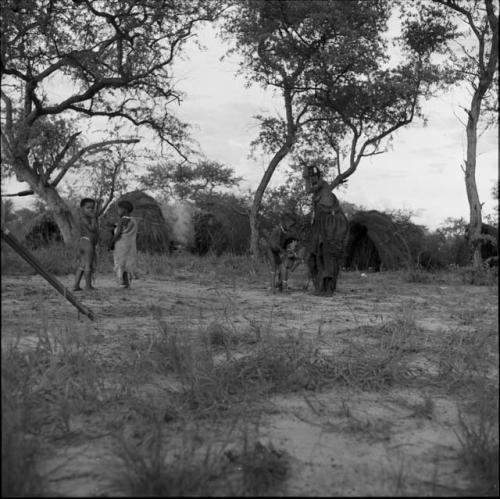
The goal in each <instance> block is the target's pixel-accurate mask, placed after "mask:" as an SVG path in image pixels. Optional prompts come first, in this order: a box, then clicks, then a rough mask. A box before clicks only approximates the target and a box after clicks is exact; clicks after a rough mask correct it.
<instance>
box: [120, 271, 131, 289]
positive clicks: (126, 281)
mask: <svg viewBox="0 0 500 499" xmlns="http://www.w3.org/2000/svg"><path fill="white" fill-rule="evenodd" d="M122 279H123V287H124V288H130V280H129V278H128V272H124V273H123V275H122Z"/></svg>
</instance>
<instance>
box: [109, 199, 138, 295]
mask: <svg viewBox="0 0 500 499" xmlns="http://www.w3.org/2000/svg"><path fill="white" fill-rule="evenodd" d="M117 206H118V216H119V217H120V220H119V221H118V224H117V225H116V228H115V230H114V235H113V239H112V240H111V242H110V245H109V249H110V250H113V260H114V264H115V266H114V269H115V272H116V275H117V277H118V280H119V281H120V284H121V285H122V286H124V287H125V288H129V287H130V282H131V280H132V277H133V276H135V272H136V262H137V246H136V237H137V222H136V221H135V220H134V219H133V218H132V217H131V216H130V214H131V213H132V210H133V209H134V207H133V205H132V203H130V202H129V201H119V202H118V204H117Z"/></svg>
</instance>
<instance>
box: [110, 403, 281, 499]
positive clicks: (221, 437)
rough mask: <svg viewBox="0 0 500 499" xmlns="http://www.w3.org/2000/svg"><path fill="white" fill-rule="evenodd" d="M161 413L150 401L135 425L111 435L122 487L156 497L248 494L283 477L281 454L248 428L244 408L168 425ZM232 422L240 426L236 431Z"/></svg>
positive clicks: (266, 490) (262, 490) (268, 488)
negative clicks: (228, 416)
mask: <svg viewBox="0 0 500 499" xmlns="http://www.w3.org/2000/svg"><path fill="white" fill-rule="evenodd" d="M150 403H151V401H150ZM146 405H147V403H146ZM146 413H147V416H146ZM163 413H164V410H163V407H162V405H161V404H159V403H154V404H153V405H151V406H150V410H149V411H145V412H144V416H145V417H146V420H143V419H141V421H140V423H139V424H140V426H141V428H140V429H133V428H132V430H131V431H128V436H127V435H126V434H125V432H123V433H121V434H120V435H119V436H118V437H117V441H116V442H117V445H116V447H115V451H114V452H115V456H116V457H117V458H118V463H117V464H118V468H117V469H116V471H117V473H116V481H117V482H118V485H119V486H120V488H121V489H122V490H123V489H125V490H124V492H127V493H130V494H131V495H136V496H158V497H174V496H177V497H180V496H221V495H222V496H231V495H234V496H252V495H255V494H266V493H269V492H273V491H275V490H276V487H277V486H278V485H280V484H281V483H282V482H283V481H284V480H285V478H286V477H287V472H288V461H287V456H286V454H285V453H283V452H280V451H278V450H276V449H275V448H274V446H273V445H272V444H267V445H266V444H263V443H262V442H261V440H260V439H259V435H258V430H257V431H256V432H251V431H250V430H249V427H250V424H249V423H250V420H249V416H248V414H247V413H240V414H238V415H237V417H236V418H235V419H234V420H232V421H219V425H214V421H211V422H210V423H209V425H207V424H203V423H201V424H200V422H196V421H194V420H189V419H183V420H182V421H180V422H179V423H178V424H176V425H175V428H173V429H170V430H169V429H168V427H167V426H166V425H165V424H164V423H165V422H164V420H163ZM242 418H243V419H242ZM236 428H241V429H242V430H241V434H239V432H238V433H237V432H236V431H235V430H236ZM256 428H257V426H256ZM142 430H145V431H142Z"/></svg>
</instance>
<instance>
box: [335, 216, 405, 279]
mask: <svg viewBox="0 0 500 499" xmlns="http://www.w3.org/2000/svg"><path fill="white" fill-rule="evenodd" d="M410 260H411V253H410V251H409V247H408V244H407V242H406V241H405V239H404V237H403V236H402V235H401V233H400V229H399V228H398V227H397V225H396V224H395V223H394V222H393V221H392V219H391V217H390V216H389V215H386V214H384V213H380V212H379V211H376V210H370V211H359V212H357V213H355V214H354V215H353V216H352V217H351V218H350V220H349V236H348V239H347V245H346V252H345V266H346V267H347V268H354V269H358V270H367V269H370V268H371V269H373V270H376V271H378V270H380V269H381V268H384V269H398V268H401V267H404V266H407V265H408V264H409V263H410Z"/></svg>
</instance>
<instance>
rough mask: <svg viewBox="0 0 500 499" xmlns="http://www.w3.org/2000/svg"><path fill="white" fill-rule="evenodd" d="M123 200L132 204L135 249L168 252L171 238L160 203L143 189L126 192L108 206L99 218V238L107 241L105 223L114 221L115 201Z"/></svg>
mask: <svg viewBox="0 0 500 499" xmlns="http://www.w3.org/2000/svg"><path fill="white" fill-rule="evenodd" d="M125 200H126V201H129V202H131V203H132V205H133V206H134V210H133V211H132V213H131V216H132V217H133V218H134V219H135V220H136V221H137V222H138V230H137V249H138V250H139V251H144V252H148V253H167V252H169V251H170V239H171V238H170V234H169V231H168V228H167V223H166V222H165V218H164V217H163V214H162V211H161V208H160V205H159V204H158V203H157V202H156V200H155V199H154V198H152V197H151V196H149V195H148V194H146V193H145V192H143V191H132V192H128V193H126V194H124V195H123V196H120V197H119V198H118V199H117V200H116V201H114V202H113V203H112V204H111V205H110V206H109V207H108V209H107V210H106V213H105V214H104V216H103V217H102V219H101V240H103V241H106V242H108V241H109V239H110V237H111V232H110V229H109V227H108V226H107V224H108V223H113V222H116V220H117V219H118V212H117V203H118V202H119V201H125ZM103 232H104V234H102V233H103Z"/></svg>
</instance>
